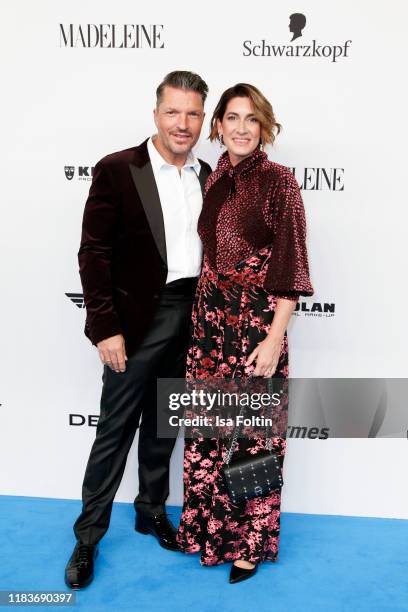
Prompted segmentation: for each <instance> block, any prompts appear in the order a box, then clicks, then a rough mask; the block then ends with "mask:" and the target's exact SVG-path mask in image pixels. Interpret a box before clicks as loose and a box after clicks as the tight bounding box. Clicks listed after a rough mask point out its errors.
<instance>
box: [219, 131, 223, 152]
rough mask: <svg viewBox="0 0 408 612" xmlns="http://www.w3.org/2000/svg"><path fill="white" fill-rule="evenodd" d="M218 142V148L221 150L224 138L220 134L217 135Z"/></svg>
mask: <svg viewBox="0 0 408 612" xmlns="http://www.w3.org/2000/svg"><path fill="white" fill-rule="evenodd" d="M218 140H219V143H220V148H221V149H222V147H223V146H224V138H223V135H222V134H218Z"/></svg>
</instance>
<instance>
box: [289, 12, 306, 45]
mask: <svg viewBox="0 0 408 612" xmlns="http://www.w3.org/2000/svg"><path fill="white" fill-rule="evenodd" d="M305 25H306V17H305V16H304V15H302V13H293V14H292V15H291V16H290V17H289V32H292V34H293V36H292V38H291V41H290V42H293V41H294V40H295V39H296V38H299V36H302V30H303V28H304V27H305Z"/></svg>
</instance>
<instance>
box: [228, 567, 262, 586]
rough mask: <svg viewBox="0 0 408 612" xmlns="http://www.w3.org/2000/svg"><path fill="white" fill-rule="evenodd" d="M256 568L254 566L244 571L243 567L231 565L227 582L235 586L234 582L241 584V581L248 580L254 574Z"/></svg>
mask: <svg viewBox="0 0 408 612" xmlns="http://www.w3.org/2000/svg"><path fill="white" fill-rule="evenodd" d="M257 569H258V566H257V565H255V567H253V568H252V569H245V568H244V567H237V566H236V565H234V564H233V565H232V567H231V572H230V577H229V581H230V583H231V584H235V582H242V581H243V580H248V578H251V576H254V574H256V570H257Z"/></svg>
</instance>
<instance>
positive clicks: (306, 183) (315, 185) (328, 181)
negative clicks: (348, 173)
mask: <svg viewBox="0 0 408 612" xmlns="http://www.w3.org/2000/svg"><path fill="white" fill-rule="evenodd" d="M290 170H291V172H292V174H293V175H294V177H295V178H296V180H297V182H298V183H299V187H300V189H302V190H304V191H344V168H318V167H313V166H308V167H307V168H290Z"/></svg>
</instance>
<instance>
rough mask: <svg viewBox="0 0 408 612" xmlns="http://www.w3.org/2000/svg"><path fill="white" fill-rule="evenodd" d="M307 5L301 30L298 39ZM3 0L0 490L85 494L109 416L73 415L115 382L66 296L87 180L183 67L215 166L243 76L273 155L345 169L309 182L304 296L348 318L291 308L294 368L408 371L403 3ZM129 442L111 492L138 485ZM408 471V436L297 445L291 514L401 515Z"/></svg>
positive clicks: (300, 372) (74, 284)
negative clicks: (262, 114) (197, 79)
mask: <svg viewBox="0 0 408 612" xmlns="http://www.w3.org/2000/svg"><path fill="white" fill-rule="evenodd" d="M294 12H300V13H303V14H304V15H305V16H306V19H307V23H306V27H305V28H304V31H303V35H302V37H301V38H298V39H297V40H295V41H294V42H293V43H290V39H291V35H290V33H289V30H288V24H289V15H290V14H291V13H294ZM1 13H2V15H1V23H2V30H3V31H2V35H1V37H0V44H1V51H2V55H1V57H2V59H3V62H4V66H3V69H2V85H3V95H2V98H1V104H2V113H1V118H2V123H3V125H2V147H1V156H2V161H1V168H2V170H3V173H2V198H1V205H2V215H1V230H0V232H1V252H0V257H1V259H0V261H1V281H2V282H1V286H2V299H1V303H0V309H1V311H0V321H1V345H2V350H1V351H0V358H1V361H2V363H1V381H0V382H1V386H0V404H1V406H0V464H1V466H2V469H1V473H2V475H1V483H0V493H1V494H10V495H27V496H47V497H64V498H79V496H80V488H81V482H82V476H83V472H84V468H85V463H86V460H87V456H88V453H89V449H90V446H91V443H92V440H93V437H94V434H95V428H94V427H90V426H88V425H86V424H85V425H82V426H70V424H69V415H70V414H79V415H83V416H84V417H85V419H88V415H97V414H98V404H99V395H100V388H101V366H100V364H99V362H98V357H97V354H96V351H95V349H94V348H93V347H91V345H90V344H89V342H88V341H87V340H86V339H85V337H84V336H83V324H84V317H85V311H84V310H83V309H79V308H77V307H76V305H75V304H74V303H73V302H72V301H71V300H70V299H69V298H68V297H67V296H66V293H81V286H80V280H79V275H78V266H77V259H76V254H77V250H78V246H79V239H80V226H81V218H82V212H83V206H84V203H85V200H86V196H87V192H88V189H89V186H90V182H89V180H83V179H86V176H82V177H80V176H79V173H80V171H81V170H80V167H81V168H82V173H84V172H85V173H86V172H88V173H89V174H90V170H91V167H92V166H93V165H94V164H95V163H96V161H97V160H98V159H100V158H101V157H102V156H104V155H105V154H107V153H110V152H112V151H115V150H120V149H123V148H127V147H130V146H133V145H135V144H138V143H140V142H141V141H142V140H144V139H145V138H146V137H148V136H149V135H150V134H151V133H152V132H153V130H154V124H153V115H152V109H153V106H154V92H155V89H156V86H157V85H158V83H159V82H160V81H161V79H162V77H163V76H164V75H165V74H166V73H167V72H169V71H170V70H174V69H187V70H194V71H196V72H198V73H199V74H200V75H201V76H202V77H203V78H204V79H205V80H206V81H207V83H208V84H209V87H210V94H209V97H208V101H207V104H206V108H207V120H206V123H205V125H204V129H203V132H202V138H201V140H200V142H199V145H198V147H197V149H196V153H197V154H198V155H199V156H200V157H203V158H204V159H206V160H208V161H209V162H210V163H211V164H212V165H213V166H214V165H215V163H216V160H217V156H218V155H219V149H218V148H217V147H216V146H212V145H210V144H209V142H208V140H207V139H206V137H207V134H208V119H209V117H210V115H211V113H212V110H213V108H214V105H215V103H216V101H217V100H218V98H219V96H220V94H221V93H222V91H223V90H224V89H226V88H227V87H229V86H231V85H232V84H234V83H236V82H239V81H246V82H250V83H253V84H255V85H257V86H258V87H259V88H260V89H261V90H262V91H263V92H264V93H265V95H266V96H267V97H268V98H269V99H270V100H271V102H272V104H273V106H274V110H275V113H276V116H277V118H278V121H280V122H281V123H282V124H283V126H284V130H283V133H282V134H281V135H280V136H279V137H278V139H277V143H276V146H275V147H274V148H273V149H272V150H270V151H269V154H270V157H271V159H273V160H275V161H277V162H279V163H283V164H285V165H288V166H290V167H293V168H295V169H296V170H295V171H296V176H297V178H298V180H299V181H300V182H301V181H302V175H303V173H304V169H305V168H310V169H316V168H324V169H326V171H327V172H332V169H334V168H338V169H339V168H341V169H343V170H342V171H338V172H340V174H341V176H342V177H343V178H342V182H343V183H344V189H343V190H341V191H334V190H332V189H327V188H323V189H320V190H311V189H304V190H303V197H304V202H305V207H306V213H307V220H308V231H309V253H310V263H311V273H312V280H313V285H314V287H315V291H316V293H315V295H314V296H313V298H310V299H305V300H303V302H304V303H305V304H306V306H305V308H309V309H310V308H311V306H312V304H313V303H321V304H324V303H329V304H334V310H335V312H334V316H321V317H319V316H309V315H307V313H304V312H303V313H301V314H300V315H299V316H294V317H293V320H292V322H291V325H290V332H289V333H290V350H291V375H292V376H301V377H343V376H348V377H373V378H376V377H386V376H388V377H406V376H407V359H406V350H405V349H406V346H407V326H406V324H405V317H404V306H405V303H406V298H407V289H406V282H405V281H404V280H403V279H404V278H405V276H406V270H405V268H406V265H405V263H406V256H405V244H404V241H405V234H406V223H407V220H408V218H407V217H408V215H407V212H406V208H405V205H404V204H405V202H404V199H405V197H404V196H405V189H404V188H405V185H404V181H403V177H404V170H405V164H404V161H405V160H404V154H405V149H406V144H405V143H406V133H405V134H404V131H405V132H406V123H407V122H406V118H405V113H406V103H405V99H404V97H405V96H404V94H405V91H404V90H403V87H404V80H405V78H404V77H403V76H402V72H403V69H404V68H405V65H406V64H405V62H404V57H403V42H404V40H405V22H406V19H407V18H408V11H407V7H406V6H405V5H403V4H402V3H401V2H398V1H397V0H390V1H389V2H387V3H386V4H379V3H374V4H373V3H371V2H369V1H368V0H364V1H360V2H359V3H356V2H354V1H353V2H352V1H351V0H342V1H341V2H340V0H335V1H333V2H330V3H326V2H323V0H309V1H308V2H304V1H303V0H302V1H301V2H300V4H299V3H297V4H296V5H292V3H280V4H279V5H276V3H273V4H271V3H270V2H268V1H264V0H258V1H256V2H252V3H247V2H242V1H241V0H237V1H236V2H231V1H226V2H223V3H216V4H215V3H211V2H210V3H208V4H206V5H205V4H201V5H200V4H198V5H197V4H194V5H192V4H191V2H187V0H179V2H178V3H177V7H176V9H175V6H173V5H172V4H171V3H167V2H165V1H164V0H157V1H156V2H154V3H143V4H139V3H138V4H135V3H134V2H131V1H130V0H122V1H121V2H116V3H112V2H107V1H106V0H104V1H101V0H98V1H97V0H81V1H79V0H74V1H72V2H70V3H69V4H67V3H55V2H51V1H48V2H47V1H46V0H39V1H38V2H36V3H34V4H33V3H30V2H28V0H26V1H22V0H15V1H14V2H13V4H12V5H11V3H9V4H8V5H3V6H2V8H1ZM60 24H63V25H64V28H66V30H67V29H68V28H69V24H73V27H74V30H75V29H77V28H78V25H80V24H81V25H83V26H85V27H86V24H115V25H116V28H117V32H119V31H121V28H122V26H123V24H145V25H150V24H161V25H162V26H163V28H162V29H161V40H162V41H163V43H164V48H156V49H151V48H149V47H147V46H144V47H143V48H141V49H140V48H127V49H124V48H87V47H83V46H81V44H80V40H79V44H78V46H76V47H66V46H65V47H64V46H61V37H60ZM66 30H65V31H66ZM119 38H120V35H119V33H117V41H118V40H119ZM262 39H264V40H265V43H266V44H270V45H290V44H292V45H297V44H298V45H312V44H313V43H312V41H313V40H315V41H316V43H315V45H323V46H325V45H329V46H333V45H344V43H345V42H346V41H347V40H349V41H351V44H350V45H349V48H348V51H347V57H339V58H338V59H337V61H336V62H333V61H331V58H329V57H317V56H315V57H300V56H299V57H290V56H289V57H287V56H285V55H284V56H283V57H257V56H253V55H251V56H249V57H246V56H244V55H243V53H244V47H243V43H244V41H252V42H251V43H247V46H248V45H249V44H251V45H255V44H261V43H260V41H262ZM284 52H286V51H284ZM323 53H325V52H324V51H323ZM65 166H73V167H74V177H73V178H72V179H71V180H68V179H67V178H66V175H65V172H64V167H65ZM84 168H85V170H83V169H84ZM86 168H88V170H86ZM308 172H309V174H313V173H315V170H309V171H308ZM89 178H90V177H89ZM309 185H310V183H309ZM332 308H333V307H332ZM78 418H79V417H78ZM134 451H135V448H134V447H133V449H132V452H131V454H130V456H129V460H128V465H127V469H126V473H125V478H124V480H123V483H122V485H121V487H120V490H119V492H118V495H117V500H121V501H130V500H132V499H133V497H134V495H135V494H136V491H137V460H136V455H135V452H134ZM181 452H182V448H181V444H178V445H177V449H176V451H175V453H174V456H173V461H172V486H171V496H170V499H169V502H170V503H177V504H179V503H181V498H182V497H181V495H182V493H181ZM407 464H408V462H407V441H406V440H404V439H399V440H397V439H369V440H365V439H354V440H347V439H338V440H335V439H333V440H330V439H329V440H324V441H318V440H308V441H306V440H305V441H303V440H292V439H291V440H289V442H288V452H287V456H286V463H285V481H286V484H285V487H284V493H283V510H284V511H295V512H316V513H329V514H345V515H346V514H352V515H367V516H379V517H380V516H386V517H405V518H407V517H408V503H407V501H408V498H407V493H406V471H407V467H408V465H407Z"/></svg>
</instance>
